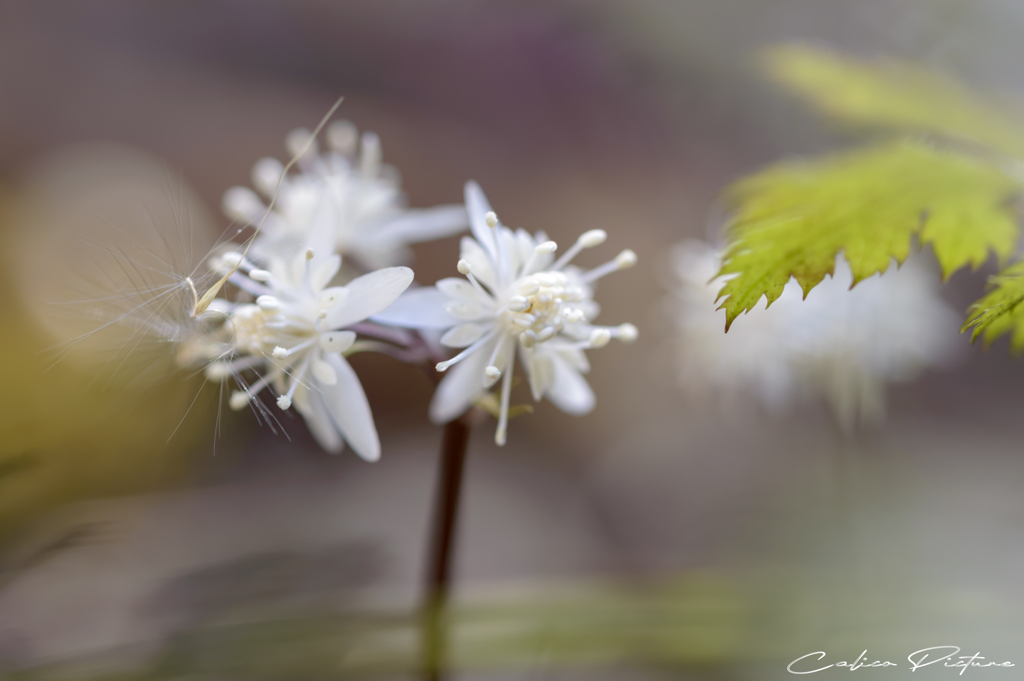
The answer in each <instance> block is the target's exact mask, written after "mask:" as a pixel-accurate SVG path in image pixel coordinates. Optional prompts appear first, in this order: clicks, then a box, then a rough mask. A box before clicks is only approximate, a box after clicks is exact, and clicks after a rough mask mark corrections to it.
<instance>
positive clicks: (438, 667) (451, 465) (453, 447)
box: [423, 415, 470, 681]
mask: <svg viewBox="0 0 1024 681" xmlns="http://www.w3.org/2000/svg"><path fill="white" fill-rule="evenodd" d="M469 432H470V425H469V420H468V415H464V416H462V417H460V418H457V419H455V420H453V421H449V422H448V423H447V424H445V427H444V436H443V438H442V440H441V452H440V457H439V468H438V477H437V492H436V495H435V499H436V507H435V509H434V518H433V529H432V531H431V543H430V547H429V554H428V560H429V563H428V567H427V570H428V572H427V594H426V603H425V604H424V625H423V670H424V678H425V679H427V680H428V681H439V680H440V679H441V676H442V671H443V669H444V664H445V650H446V648H447V636H446V633H447V631H446V630H447V627H446V620H445V611H446V606H447V601H448V591H449V587H450V585H451V566H452V557H453V555H454V547H455V531H456V528H457V521H458V512H459V495H460V491H461V489H462V475H463V469H464V467H465V462H466V448H467V445H468V444H469Z"/></svg>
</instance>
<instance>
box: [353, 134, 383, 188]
mask: <svg viewBox="0 0 1024 681" xmlns="http://www.w3.org/2000/svg"><path fill="white" fill-rule="evenodd" d="M382 159H383V152H382V151H381V148H380V138H379V137H377V135H376V133H372V132H366V133H363V139H362V150H361V153H360V154H359V172H360V173H361V174H362V176H363V177H366V178H374V177H377V176H378V175H380V167H381V161H382Z"/></svg>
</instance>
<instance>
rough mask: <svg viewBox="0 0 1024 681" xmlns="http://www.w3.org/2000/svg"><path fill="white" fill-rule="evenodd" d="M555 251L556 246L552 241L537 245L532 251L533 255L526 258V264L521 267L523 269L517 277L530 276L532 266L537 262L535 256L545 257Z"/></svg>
mask: <svg viewBox="0 0 1024 681" xmlns="http://www.w3.org/2000/svg"><path fill="white" fill-rule="evenodd" d="M557 250H558V244H556V243H555V242H554V241H545V242H544V243H542V244H537V246H536V247H535V248H534V249H533V253H531V254H530V257H529V258H527V260H526V264H525V265H523V269H522V271H521V272H520V273H519V276H521V277H523V276H526V275H527V274H532V272H533V264H534V263H535V262H536V261H537V256H539V255H547V254H548V253H554V252H555V251H557Z"/></svg>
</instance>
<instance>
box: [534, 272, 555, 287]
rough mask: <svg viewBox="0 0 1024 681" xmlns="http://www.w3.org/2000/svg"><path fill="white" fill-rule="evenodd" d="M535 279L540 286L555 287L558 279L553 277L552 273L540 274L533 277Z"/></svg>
mask: <svg viewBox="0 0 1024 681" xmlns="http://www.w3.org/2000/svg"><path fill="white" fill-rule="evenodd" d="M535 278H536V279H537V283H538V284H540V285H541V286H555V285H557V284H558V283H559V281H558V277H556V276H555V273H554V272H541V273H540V274H537V275H535Z"/></svg>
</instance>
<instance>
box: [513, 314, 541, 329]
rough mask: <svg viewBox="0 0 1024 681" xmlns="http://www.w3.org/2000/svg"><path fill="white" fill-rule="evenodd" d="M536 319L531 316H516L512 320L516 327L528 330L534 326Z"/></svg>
mask: <svg viewBox="0 0 1024 681" xmlns="http://www.w3.org/2000/svg"><path fill="white" fill-rule="evenodd" d="M535 321H536V320H535V319H532V318H531V315H516V316H515V317H513V318H512V323H513V324H515V325H516V326H520V327H522V328H524V329H528V328H530V327H531V326H533V323H534V322H535Z"/></svg>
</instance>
